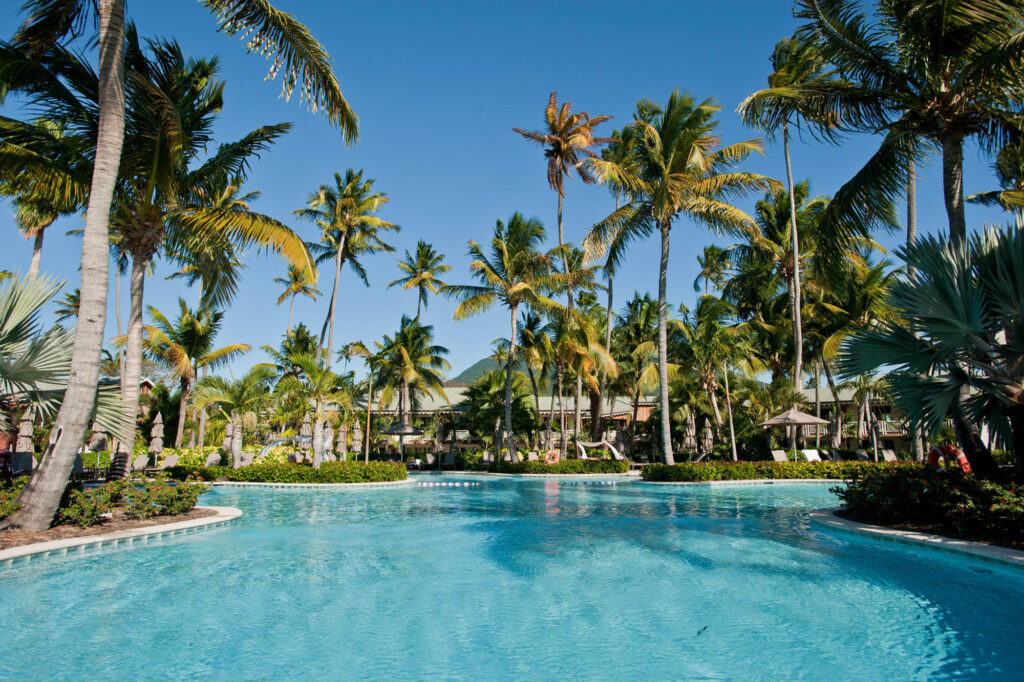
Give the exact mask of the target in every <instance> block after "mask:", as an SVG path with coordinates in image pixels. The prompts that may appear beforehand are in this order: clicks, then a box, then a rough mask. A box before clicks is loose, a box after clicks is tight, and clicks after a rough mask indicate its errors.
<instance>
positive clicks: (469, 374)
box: [445, 358, 526, 386]
mask: <svg viewBox="0 0 1024 682" xmlns="http://www.w3.org/2000/svg"><path fill="white" fill-rule="evenodd" d="M518 364H519V366H518V367H516V369H519V370H522V371H524V372H525V371H526V367H525V366H523V364H522V363H521V362H520V363H518ZM502 368H503V366H502V365H499V364H498V361H497V360H495V359H494V358H482V359H480V360H477V361H476V362H474V363H473V364H472V365H470V366H469V367H468V368H466V369H465V370H463V372H462V373H461V374H459V375H458V376H457V377H454V378H452V379H449V380H448V381H446V382H445V385H446V386H469V385H470V384H471V383H473V382H474V381H476V380H477V379H479V378H480V377H482V376H483V375H484V373H485V372H489V371H491V370H494V369H502Z"/></svg>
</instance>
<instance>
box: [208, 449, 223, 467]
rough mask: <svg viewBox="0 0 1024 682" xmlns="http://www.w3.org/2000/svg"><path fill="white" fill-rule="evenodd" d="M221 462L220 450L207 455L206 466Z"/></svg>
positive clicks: (213, 465)
mask: <svg viewBox="0 0 1024 682" xmlns="http://www.w3.org/2000/svg"><path fill="white" fill-rule="evenodd" d="M218 464H220V450H214V451H213V452H211V453H210V454H209V455H207V457H206V466H208V467H215V466H217V465H218Z"/></svg>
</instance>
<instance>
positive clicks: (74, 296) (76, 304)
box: [29, 274, 82, 322]
mask: <svg viewBox="0 0 1024 682" xmlns="http://www.w3.org/2000/svg"><path fill="white" fill-rule="evenodd" d="M29 277H32V275H31V274H30V275H29ZM81 306H82V293H81V292H80V291H79V290H78V288H77V287H76V288H75V289H74V290H73V291H69V292H67V293H66V294H64V298H63V299H62V300H61V301H60V302H59V303H58V304H57V309H56V310H54V311H53V312H54V314H55V315H56V316H57V321H58V322H64V321H66V320H78V311H79V309H80V308H81Z"/></svg>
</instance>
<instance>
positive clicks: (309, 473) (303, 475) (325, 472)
mask: <svg viewBox="0 0 1024 682" xmlns="http://www.w3.org/2000/svg"><path fill="white" fill-rule="evenodd" d="M167 474H168V475H169V476H170V477H171V478H175V479H178V480H184V479H186V478H187V477H189V476H193V477H198V478H199V479H201V480H204V481H239V482H246V483H378V482H382V481H402V480H405V479H406V478H407V477H408V472H407V471H406V469H405V465H403V464H399V463H397V462H370V463H369V464H363V463H362V462H324V463H323V464H322V465H321V466H320V468H319V469H314V468H313V467H311V466H307V465H305V464H279V463H274V462H270V463H257V464H252V465H250V466H247V467H241V468H240V469H231V468H229V467H171V468H170V469H168V470H167Z"/></svg>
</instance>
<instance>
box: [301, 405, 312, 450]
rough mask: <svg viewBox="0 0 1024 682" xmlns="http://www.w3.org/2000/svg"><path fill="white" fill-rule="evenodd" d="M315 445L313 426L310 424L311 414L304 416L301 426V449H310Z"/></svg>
mask: <svg viewBox="0 0 1024 682" xmlns="http://www.w3.org/2000/svg"><path fill="white" fill-rule="evenodd" d="M312 446H313V427H312V426H310V424H309V414H306V416H305V417H303V418H302V426H301V427H299V449H300V450H309V449H310V448H311V447H312Z"/></svg>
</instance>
